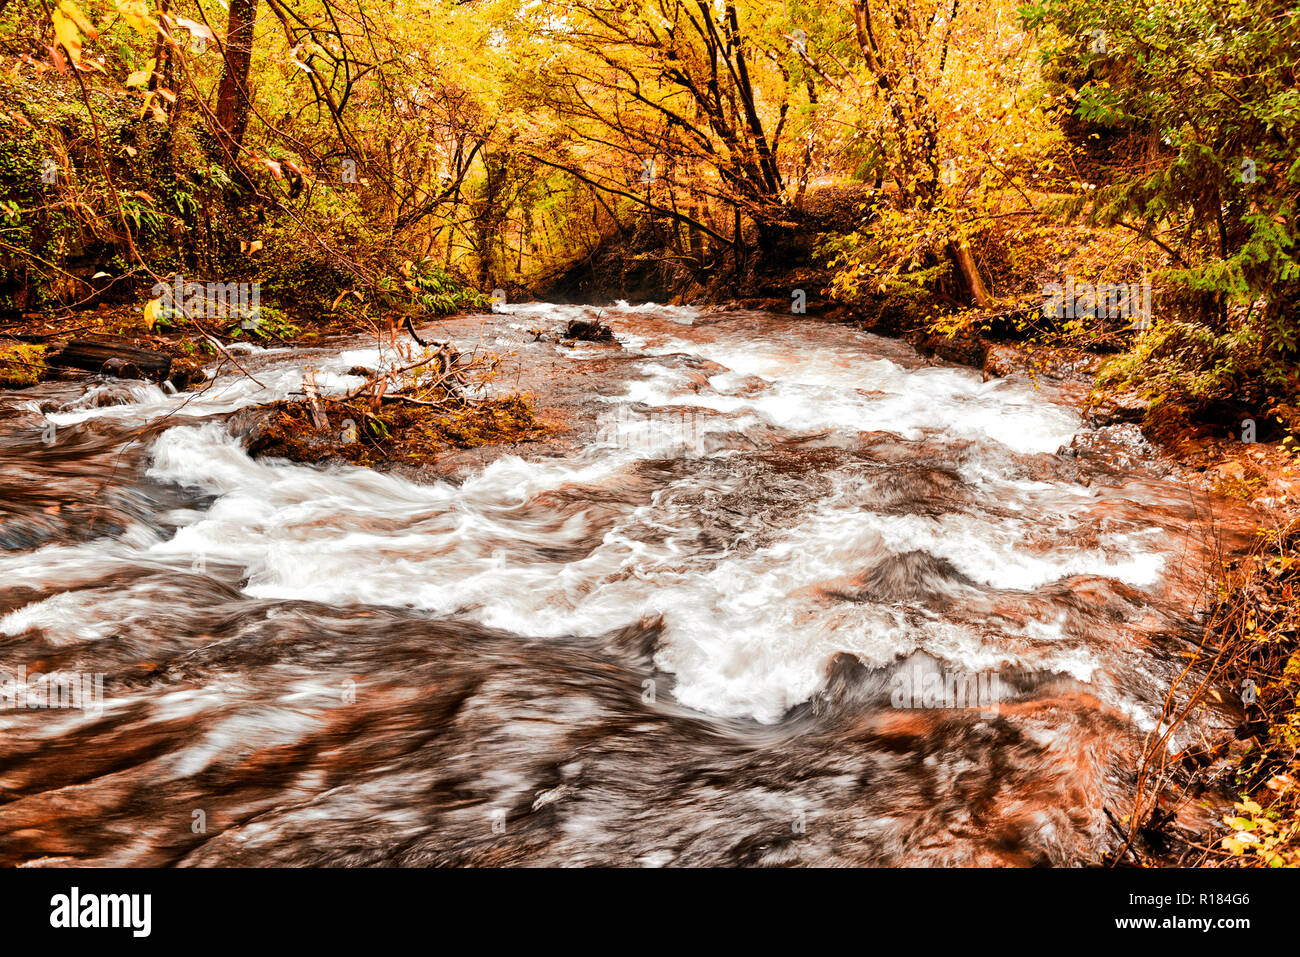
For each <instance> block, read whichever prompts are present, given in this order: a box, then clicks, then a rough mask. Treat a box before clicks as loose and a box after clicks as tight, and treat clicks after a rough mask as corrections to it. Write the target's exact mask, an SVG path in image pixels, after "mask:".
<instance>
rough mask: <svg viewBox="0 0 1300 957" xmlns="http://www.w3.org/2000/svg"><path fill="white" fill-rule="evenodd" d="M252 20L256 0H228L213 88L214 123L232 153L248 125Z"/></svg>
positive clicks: (255, 11)
mask: <svg viewBox="0 0 1300 957" xmlns="http://www.w3.org/2000/svg"><path fill="white" fill-rule="evenodd" d="M256 22H257V0H231V2H230V19H229V21H228V23H227V27H226V43H225V48H224V50H223V51H222V52H223V53H224V55H225V61H226V65H225V68H224V69H223V70H222V71H221V84H220V86H219V87H218V88H217V123H218V124H220V126H221V132H222V139H223V142H224V144H225V146H226V148H227V149H228V150H230V152H231V153H232V154H234V153H236V152H238V150H239V147H240V146H241V145H242V144H243V142H244V130H245V129H246V128H247V126H248V109H249V98H248V68H249V65H250V64H251V62H252V59H253V26H254V24H255V23H256Z"/></svg>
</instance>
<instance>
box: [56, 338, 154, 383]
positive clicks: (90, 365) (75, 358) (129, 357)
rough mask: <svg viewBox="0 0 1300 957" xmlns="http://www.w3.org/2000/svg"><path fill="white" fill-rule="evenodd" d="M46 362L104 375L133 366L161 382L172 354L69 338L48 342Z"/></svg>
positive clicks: (141, 372)
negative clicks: (67, 340)
mask: <svg viewBox="0 0 1300 957" xmlns="http://www.w3.org/2000/svg"><path fill="white" fill-rule="evenodd" d="M114 360H115V361H114ZM45 363H46V365H51V366H60V367H62V368H65V369H85V370H86V371H87V372H104V373H105V374H107V375H113V374H115V371H116V370H121V369H123V368H125V367H127V366H134V367H135V369H137V370H138V371H139V373H140V374H141V375H142V376H144V377H145V378H148V379H153V380H155V381H158V382H161V381H162V380H163V379H166V378H167V375H168V373H170V372H171V368H172V357H171V356H169V355H166V354H164V353H161V352H152V351H151V350H149V349H137V348H135V347H134V346H123V345H118V344H117V343H113V342H98V341H94V340H90V339H73V340H72V341H71V342H55V343H51V345H50V349H49V351H47V352H46V353H45Z"/></svg>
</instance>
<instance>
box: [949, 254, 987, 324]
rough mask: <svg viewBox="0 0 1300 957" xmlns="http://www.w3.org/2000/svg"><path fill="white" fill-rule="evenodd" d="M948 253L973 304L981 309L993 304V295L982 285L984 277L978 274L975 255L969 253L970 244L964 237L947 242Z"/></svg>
mask: <svg viewBox="0 0 1300 957" xmlns="http://www.w3.org/2000/svg"><path fill="white" fill-rule="evenodd" d="M948 254H949V255H950V256H951V257H952V260H953V262H954V263H956V264H957V270H958V272H960V273H961V278H962V283H963V284H964V285H965V287H966V292H967V293H969V294H970V297H971V299H972V300H973V301H974V302H975V305H977V306H979V307H980V308H981V309H987V308H989V306H991V305H992V304H993V297H992V296H990V295H989V290H988V287H987V286H985V285H984V277H983V276H981V275H980V271H979V267H977V266H976V265H975V256H974V255H973V254H972V253H971V251H970V246H969V245H968V244H967V243H966V241H965V240H964V239H954V240H952V241H951V242H950V243H948Z"/></svg>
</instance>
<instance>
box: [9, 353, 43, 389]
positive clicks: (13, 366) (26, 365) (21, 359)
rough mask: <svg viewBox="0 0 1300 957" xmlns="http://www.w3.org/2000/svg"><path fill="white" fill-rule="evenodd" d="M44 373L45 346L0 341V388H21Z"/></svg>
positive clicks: (32, 382)
mask: <svg viewBox="0 0 1300 957" xmlns="http://www.w3.org/2000/svg"><path fill="white" fill-rule="evenodd" d="M44 375H45V346H40V345H29V344H28V343H25V342H5V343H0V388H3V389H23V388H26V387H27V386H29V385H35V384H36V383H37V382H40V381H41V378H42V376H44Z"/></svg>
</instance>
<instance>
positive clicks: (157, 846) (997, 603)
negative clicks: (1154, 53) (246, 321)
mask: <svg viewBox="0 0 1300 957" xmlns="http://www.w3.org/2000/svg"><path fill="white" fill-rule="evenodd" d="M595 314H596V310H594V309H592V308H590V307H584V306H556V305H547V304H540V303H529V304H519V305H514V306H510V307H506V309H505V311H503V312H502V313H501V314H497V315H486V316H483V315H480V316H465V317H459V318H456V319H454V320H449V321H446V322H441V323H436V324H432V325H430V326H427V327H426V329H427V330H428V332H429V333H430V334H431V335H434V336H436V337H438V338H448V339H451V340H452V341H454V342H455V343H456V344H457V346H458V347H459V348H460V349H461V350H462V351H470V350H474V349H478V350H486V351H491V352H495V353H497V354H499V355H501V356H502V357H503V366H502V373H501V374H500V376H498V378H497V379H496V380H494V381H493V382H492V383H491V384H490V385H489V386H488V387H487V388H488V389H489V390H490V391H494V392H497V393H506V392H510V391H512V390H515V389H522V390H524V391H527V392H529V393H531V394H532V395H533V396H534V398H535V402H536V405H537V409H538V412H539V415H541V416H542V417H543V418H547V419H549V420H550V421H552V422H554V423H555V424H556V433H555V436H554V437H552V438H550V439H547V440H545V441H542V442H536V443H525V444H522V445H519V446H515V447H509V448H480V449H470V450H464V451H458V452H451V453H448V454H447V455H446V456H445V457H441V458H440V459H439V461H438V462H435V463H433V464H431V465H423V466H421V465H413V466H411V467H403V468H399V469H395V470H392V471H389V472H379V471H372V470H368V469H363V468H357V467H353V466H348V465H326V466H308V465H301V464H294V463H290V462H286V461H283V460H277V459H272V458H262V457H250V455H249V454H248V451H247V449H248V445H249V440H250V435H252V434H253V432H254V430H255V428H256V422H257V416H258V407H259V406H261V405H264V404H266V403H269V402H273V401H276V400H279V399H282V398H285V397H287V396H292V395H294V394H295V393H298V392H300V390H301V385H302V375H303V370H304V368H308V367H310V368H312V369H313V370H314V376H315V381H316V382H317V384H318V385H319V386H320V388H321V389H322V390H323V391H325V392H342V391H344V390H346V389H349V388H353V387H355V386H357V385H359V384H360V383H361V381H362V380H361V379H359V378H357V377H356V376H354V375H350V374H349V373H350V371H351V370H354V369H355V368H356V367H357V366H363V367H369V368H377V367H379V366H380V365H382V364H384V363H393V362H396V361H398V360H399V357H398V356H396V355H394V354H393V353H392V351H391V350H390V349H379V348H376V346H375V344H374V342H373V341H369V342H367V341H365V340H363V339H345V340H334V341H330V342H326V343H321V344H319V345H314V346H311V347H304V348H296V347H295V348H292V349H290V348H279V349H260V348H254V347H244V348H243V351H242V352H240V353H239V354H238V355H237V358H238V359H239V360H240V364H241V365H243V366H244V367H245V368H247V369H248V371H249V372H251V373H252V374H253V375H254V376H255V377H256V381H254V380H253V379H251V378H249V377H247V376H245V375H243V374H241V373H240V372H239V371H238V370H236V369H234V368H233V367H231V366H230V365H229V363H226V364H224V365H223V366H222V372H221V374H220V375H218V376H217V377H216V378H215V379H214V380H212V381H210V382H209V383H207V384H206V386H205V387H203V388H201V389H200V390H198V391H195V392H184V393H179V394H171V393H169V392H168V391H167V390H164V389H161V388H159V387H157V386H155V385H153V384H149V383H143V382H129V381H118V380H112V379H107V380H106V379H102V378H99V377H91V378H85V379H81V380H80V381H60V382H48V383H44V384H41V385H39V386H36V387H33V388H31V389H26V390H22V391H14V392H5V393H0V582H3V585H2V586H0V669H5V670H0V864H5V865H15V864H40V865H61V864H94V865H118V866H121V865H128V866H141V865H143V866H173V865H174V866H205V865H252V866H280V865H324V866H362V865H388V866H427V865H489V866H490V865H540V866H551V865H630V866H662V865H672V866H693V865H701V866H708V865H906V866H934V865H944V866H966V865H978V866H985V865H1043V864H1050V865H1079V864H1087V863H1090V862H1095V861H1096V860H1097V856H1098V855H1099V854H1100V853H1101V852H1102V851H1103V850H1104V849H1106V848H1107V847H1113V846H1114V844H1115V841H1114V836H1113V832H1112V831H1110V829H1109V825H1108V823H1107V820H1106V817H1105V813H1104V810H1103V809H1104V808H1109V809H1110V810H1111V811H1112V812H1113V813H1115V814H1116V816H1121V815H1122V814H1124V813H1126V811H1127V806H1128V802H1129V800H1130V796H1131V793H1132V788H1133V779H1134V768H1135V766H1136V763H1137V761H1138V760H1139V756H1140V754H1141V752H1142V749H1143V747H1144V742H1145V740H1146V739H1147V736H1148V735H1149V734H1150V733H1151V732H1153V731H1154V730H1155V729H1156V728H1157V726H1158V724H1159V722H1160V719H1161V709H1162V706H1163V704H1164V700H1165V696H1166V693H1167V691H1168V688H1169V685H1170V682H1171V680H1172V679H1173V678H1174V677H1175V676H1176V675H1177V674H1178V672H1179V671H1180V670H1181V669H1182V668H1183V667H1184V665H1185V663H1186V658H1185V652H1186V650H1187V648H1188V647H1189V646H1188V644H1187V640H1188V639H1190V640H1192V641H1195V640H1198V636H1199V625H1198V620H1197V615H1196V609H1197V608H1198V607H1200V605H1201V604H1202V601H1201V588H1202V587H1203V580H1204V576H1205V572H1206V567H1207V562H1208V561H1209V557H1210V555H1211V551H1212V544H1213V543H1212V542H1211V541H1210V539H1211V536H1210V535H1209V533H1208V532H1207V531H1206V530H1205V523H1206V520H1207V516H1209V515H1210V514H1214V515H1216V516H1219V518H1220V520H1222V515H1228V516H1229V521H1230V522H1231V520H1232V516H1231V512H1230V509H1229V507H1228V506H1226V505H1225V504H1223V503H1216V502H1213V501H1210V500H1209V499H1207V498H1206V496H1205V495H1204V494H1203V493H1195V492H1193V491H1191V490H1190V489H1189V488H1188V487H1187V486H1186V485H1185V484H1182V483H1180V482H1178V481H1175V480H1173V479H1172V478H1170V477H1169V476H1168V475H1166V472H1165V469H1164V468H1163V467H1162V466H1161V465H1160V464H1159V462H1158V459H1157V458H1156V457H1155V456H1154V455H1153V454H1151V453H1150V450H1148V449H1146V448H1145V447H1144V445H1143V443H1142V440H1141V438H1140V436H1139V435H1138V434H1137V432H1136V429H1134V428H1133V427H1132V426H1127V427H1123V426H1110V427H1107V428H1104V429H1091V428H1089V427H1088V425H1087V424H1086V423H1085V422H1084V421H1083V420H1082V419H1081V418H1080V416H1079V414H1078V413H1077V412H1076V411H1075V405H1074V404H1072V402H1071V401H1070V395H1069V394H1068V389H1067V388H1066V387H1065V386H1063V385H1060V384H1053V383H1051V382H1049V381H1047V380H1041V381H1038V382H1033V381H1030V380H1028V379H1026V378H1009V379H992V380H990V381H983V379H982V377H981V376H980V374H979V373H978V372H975V371H972V370H970V369H966V368H961V367H956V366H949V365H943V364H935V363H933V362H932V361H929V360H926V359H924V358H923V357H921V356H918V355H917V354H916V353H914V352H913V351H912V350H911V349H910V348H909V347H908V346H906V345H905V344H902V343H900V342H897V341H891V340H887V339H881V338H878V337H874V336H871V335H868V334H866V333H863V332H861V331H858V330H856V329H854V328H851V327H848V326H843V325H833V324H829V323H821V322H817V321H813V320H810V319H807V318H805V317H791V316H781V315H774V314H763V313H756V312H746V311H731V312H726V311H713V312H706V311H702V310H699V309H694V308H688V307H672V306H656V305H642V306H626V305H620V306H619V307H616V308H613V309H607V310H603V311H602V312H601V317H602V318H603V319H604V320H605V321H608V322H609V324H610V325H611V327H612V329H613V330H614V332H615V334H616V336H617V340H618V342H617V344H614V345H601V344H595V343H578V344H577V345H575V346H573V347H571V348H570V347H567V346H565V345H563V344H561V343H559V342H557V341H554V339H549V338H542V339H540V340H536V339H535V336H534V334H533V333H532V332H530V330H532V329H534V328H542V329H553V328H555V327H556V326H559V325H562V324H563V323H564V322H565V321H566V320H568V319H572V318H580V317H591V316H593V315H595ZM215 367H216V366H215V365H214V367H213V368H215ZM335 425H337V423H335ZM1063 450H1064V451H1063ZM1238 524H1239V525H1240V529H1239V530H1241V531H1245V530H1246V529H1245V522H1244V521H1241V522H1239V523H1238ZM20 667H21V668H22V669H24V670H23V671H21V672H20V671H19V670H18V669H19V668H20ZM52 674H60V675H66V674H71V675H74V676H77V677H76V678H75V683H76V688H75V691H76V692H77V695H76V698H77V700H75V701H71V699H69V700H64V698H66V696H64V697H63V698H61V697H60V696H59V695H58V694H54V693H52V692H51V690H50V679H49V678H41V677H39V676H41V675H44V676H50V675H52ZM21 675H25V676H26V677H25V678H24V679H23V680H24V681H25V682H26V684H25V685H22V686H20V684H19V683H18V678H16V677H15V676H21ZM6 676H8V678H9V679H10V681H9V685H8V697H7V699H6V696H5V695H6V686H5V684H4V682H5V679H6ZM42 682H44V684H42ZM24 690H25V692H26V694H27V700H26V706H23V707H18V706H15V703H16V702H19V701H20V700H21V698H22V693H23V691H24ZM963 692H964V694H963ZM42 694H44V695H45V698H44V703H45V704H51V703H62V704H64V705H67V704H69V702H70V701H71V703H72V705H73V706H64V707H39V706H38V705H39V704H40V703H41V702H42ZM6 700H7V701H8V704H6ZM33 702H35V704H34V703H33ZM1214 718H1215V715H1213V714H1208V715H1206V720H1207V721H1208V720H1213V719H1214ZM1226 722H1227V719H1226V718H1225V719H1223V721H1222V722H1220V723H1226ZM1196 733H1197V730H1196V728H1195V727H1193V726H1191V725H1189V726H1188V727H1187V728H1185V729H1184V730H1183V731H1182V732H1180V735H1179V736H1176V739H1175V742H1174V746H1179V745H1181V744H1185V743H1187V741H1188V740H1190V736H1192V735H1194V734H1196Z"/></svg>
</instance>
